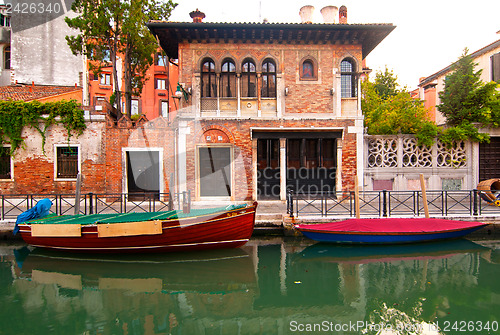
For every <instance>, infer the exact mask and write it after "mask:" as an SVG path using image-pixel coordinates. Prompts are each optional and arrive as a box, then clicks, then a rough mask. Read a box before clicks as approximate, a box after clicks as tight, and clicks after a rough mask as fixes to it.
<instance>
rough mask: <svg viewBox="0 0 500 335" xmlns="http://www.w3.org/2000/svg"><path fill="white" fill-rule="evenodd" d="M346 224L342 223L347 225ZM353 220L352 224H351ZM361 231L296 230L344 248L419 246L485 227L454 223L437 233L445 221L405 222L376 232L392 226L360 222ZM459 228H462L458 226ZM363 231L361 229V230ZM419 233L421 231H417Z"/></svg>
mask: <svg viewBox="0 0 500 335" xmlns="http://www.w3.org/2000/svg"><path fill="white" fill-rule="evenodd" d="M349 221H350V220H346V221H344V222H349ZM354 221H355V220H353V222H354ZM359 221H360V222H362V224H361V225H360V226H362V227H360V228H352V227H351V229H352V230H349V228H347V229H341V228H340V229H339V227H340V225H338V224H337V225H336V228H335V229H328V227H327V226H325V225H322V224H317V225H298V226H296V229H297V230H299V231H300V232H301V233H302V234H303V235H304V236H306V237H307V238H310V239H312V240H315V241H319V242H328V243H345V244H404V243H419V242H430V241H438V240H448V239H455V238H461V237H464V236H466V235H468V234H470V233H472V232H474V231H476V230H478V229H481V228H483V227H485V226H487V224H483V223H470V222H461V221H453V224H455V225H457V226H456V227H453V228H452V227H443V228H442V229H439V228H438V227H439V223H443V222H446V221H448V220H441V219H418V218H414V219H408V220H407V221H408V228H407V229H405V226H404V225H402V226H399V228H400V229H387V230H390V231H385V230H383V229H377V226H376V225H377V224H379V225H381V226H384V225H386V224H390V223H391V219H365V220H363V219H361V220H359ZM427 223H432V224H433V227H435V228H431V229H425V225H426V224H427ZM418 225H422V226H424V228H422V229H415V226H418ZM458 225H461V227H460V226H458ZM362 228H364V229H362ZM418 230H420V231H418Z"/></svg>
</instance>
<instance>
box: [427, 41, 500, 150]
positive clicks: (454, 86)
mask: <svg viewBox="0 0 500 335" xmlns="http://www.w3.org/2000/svg"><path fill="white" fill-rule="evenodd" d="M476 65H477V64H475V63H474V62H473V60H472V58H471V57H470V55H468V50H467V49H465V50H464V53H463V54H462V56H461V57H460V58H459V59H458V61H457V62H456V63H454V64H453V66H452V72H451V74H449V75H448V76H446V78H445V81H444V90H443V91H442V92H439V98H440V99H441V103H440V104H439V105H438V106H437V108H438V110H439V111H440V112H441V113H442V114H443V115H444V116H445V117H446V123H447V125H448V126H450V128H448V129H447V130H446V131H445V132H444V133H443V135H442V137H441V139H442V140H443V141H445V142H446V143H448V144H450V143H451V142H452V141H453V140H455V141H461V140H471V141H477V142H484V141H488V140H489V135H488V134H481V133H479V131H478V129H477V127H475V126H474V125H473V123H478V124H480V125H481V126H483V127H493V128H498V127H500V94H499V92H498V90H497V88H498V84H497V83H495V82H489V83H486V84H485V83H483V82H482V81H481V79H480V76H481V70H479V71H474V67H475V66H476Z"/></svg>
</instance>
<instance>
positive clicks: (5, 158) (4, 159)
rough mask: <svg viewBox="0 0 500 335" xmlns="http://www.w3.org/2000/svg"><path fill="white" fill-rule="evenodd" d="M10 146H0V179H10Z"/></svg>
mask: <svg viewBox="0 0 500 335" xmlns="http://www.w3.org/2000/svg"><path fill="white" fill-rule="evenodd" d="M9 150H10V148H8V147H0V179H12V161H11V156H10V154H9Z"/></svg>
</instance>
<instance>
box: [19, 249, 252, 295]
mask: <svg viewBox="0 0 500 335" xmlns="http://www.w3.org/2000/svg"><path fill="white" fill-rule="evenodd" d="M16 263H17V264H18V265H20V266H19V268H20V270H19V271H18V272H17V274H18V278H24V279H28V280H30V281H33V282H35V283H39V284H56V285H58V286H60V287H63V288H72V289H78V290H82V289H84V288H88V289H91V290H106V289H122V290H123V289H125V290H133V291H134V292H163V293H169V292H174V293H176V294H179V293H181V292H182V293H188V292H191V293H207V292H224V293H225V294H227V293H231V292H238V291H245V290H247V289H248V288H250V287H253V288H255V287H256V277H255V271H254V266H253V261H252V259H251V257H250V255H249V254H248V253H247V252H246V251H245V250H243V249H241V248H233V249H218V250H204V251H193V252H187V253H151V254H140V255H138V254H106V255H103V254H82V253H68V252H62V251H58V250H50V249H42V248H35V249H34V250H33V251H30V250H29V249H24V250H20V249H19V250H17V253H16Z"/></svg>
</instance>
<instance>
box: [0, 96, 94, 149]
mask: <svg viewBox="0 0 500 335" xmlns="http://www.w3.org/2000/svg"><path fill="white" fill-rule="evenodd" d="M56 124H59V125H63V126H64V127H65V129H66V130H67V132H68V140H69V138H71V136H72V135H73V133H75V134H76V135H77V136H79V135H81V134H82V133H83V130H85V128H86V125H85V120H84V117H83V110H82V109H81V106H80V104H78V103H77V102H76V101H75V100H71V101H57V102H48V103H41V102H39V101H32V102H24V101H12V100H7V101H0V144H1V145H2V146H3V145H4V144H6V143H10V145H11V150H10V153H11V154H13V153H14V152H15V151H16V149H18V148H19V147H20V146H22V144H23V143H24V139H23V138H22V136H21V135H22V131H23V129H24V128H25V127H31V128H33V129H35V130H37V131H38V132H39V133H40V135H41V136H42V147H44V146H45V141H46V135H45V134H46V132H47V129H48V128H49V127H50V126H51V125H56Z"/></svg>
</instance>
